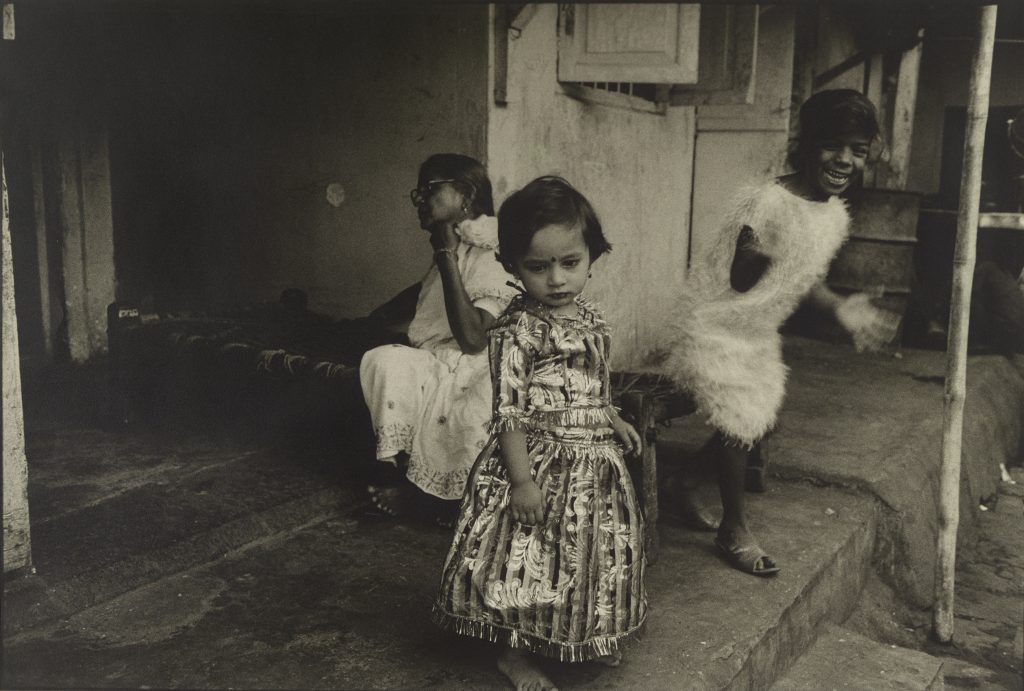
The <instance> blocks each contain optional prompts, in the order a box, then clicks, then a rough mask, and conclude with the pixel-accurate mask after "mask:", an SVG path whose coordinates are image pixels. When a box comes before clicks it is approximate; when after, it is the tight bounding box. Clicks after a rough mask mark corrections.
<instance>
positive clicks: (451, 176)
mask: <svg viewBox="0 0 1024 691" xmlns="http://www.w3.org/2000/svg"><path fill="white" fill-rule="evenodd" d="M431 179H440V180H455V182H453V183H452V184H453V185H454V186H455V188H456V189H458V190H459V191H460V192H462V194H463V195H465V197H466V199H468V200H469V203H470V216H472V217H473V218H476V217H477V216H480V215H481V214H483V215H486V216H493V215H494V196H493V192H492V191H491V179H490V178H489V177H487V169H486V168H485V167H484V164H483V163H481V162H480V161H478V160H476V159H475V158H470V157H469V156H463V155H462V154H434V155H433V156H431V157H430V158H428V159H427V160H426V161H424V162H423V164H422V165H421V166H420V175H419V181H420V183H421V184H422V183H424V182H427V181H428V180H431Z"/></svg>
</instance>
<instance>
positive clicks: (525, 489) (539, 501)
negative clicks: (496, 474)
mask: <svg viewBox="0 0 1024 691" xmlns="http://www.w3.org/2000/svg"><path fill="white" fill-rule="evenodd" d="M498 443H499V445H500V447H501V460H502V461H504V462H505V467H506V468H507V469H508V480H509V484H510V485H511V490H510V498H509V508H510V509H511V510H512V516H513V518H515V519H516V520H517V521H519V522H520V523H523V524H525V525H537V524H538V523H540V522H541V521H543V520H544V497H543V496H542V494H541V491H540V487H538V486H537V483H536V482H534V480H533V476H532V475H531V474H530V456H529V454H528V453H527V450H526V433H525V432H523V430H521V429H511V430H505V431H504V432H501V433H500V434H499V435H498Z"/></svg>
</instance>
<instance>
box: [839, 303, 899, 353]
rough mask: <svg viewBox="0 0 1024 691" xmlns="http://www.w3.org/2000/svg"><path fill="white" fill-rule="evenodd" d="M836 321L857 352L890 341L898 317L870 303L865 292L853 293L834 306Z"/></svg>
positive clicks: (896, 325) (880, 346)
mask: <svg viewBox="0 0 1024 691" xmlns="http://www.w3.org/2000/svg"><path fill="white" fill-rule="evenodd" d="M835 314H836V321H838V322H839V323H840V324H841V325H842V327H843V328H844V329H846V331H847V332H848V333H849V334H850V337H851V338H852V339H853V345H854V347H855V348H856V349H857V352H858V353H859V352H861V351H864V350H867V351H873V350H879V349H880V348H882V347H883V346H885V345H886V344H888V343H890V342H892V339H893V338H894V337H895V336H896V329H897V328H899V325H900V318H899V316H898V315H897V314H895V313H893V312H890V311H888V310H884V309H879V308H878V307H875V306H874V305H872V304H871V296H870V295H868V294H867V293H854V294H853V295H850V296H849V297H848V298H846V299H845V300H844V301H843V302H842V303H841V304H840V305H838V306H837V307H836V311H835Z"/></svg>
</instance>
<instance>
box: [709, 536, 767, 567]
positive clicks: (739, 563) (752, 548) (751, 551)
mask: <svg viewBox="0 0 1024 691" xmlns="http://www.w3.org/2000/svg"><path fill="white" fill-rule="evenodd" d="M730 536H731V537H732V538H733V540H732V541H730V542H729V543H726V542H724V541H723V540H722V538H721V537H720V536H719V537H716V538H715V547H717V548H718V549H720V550H721V551H722V554H723V555H724V556H725V560H726V561H727V562H729V565H730V566H732V567H733V568H735V569H738V570H739V571H742V572H743V573H749V574H751V575H754V576H774V575H775V574H777V573H778V572H779V567H778V566H776V565H775V561H774V560H773V559H772V558H771V557H770V556H768V553H767V552H765V551H764V550H763V549H761V548H760V547H759V546H758V545H757V543H756V542H751V543H749V544H747V545H739V544H737V543H736V541H735V538H736V534H735V533H730Z"/></svg>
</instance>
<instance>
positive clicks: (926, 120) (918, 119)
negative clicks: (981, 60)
mask: <svg viewBox="0 0 1024 691" xmlns="http://www.w3.org/2000/svg"><path fill="white" fill-rule="evenodd" d="M971 30H973V27H964V30H963V31H964V34H965V35H966V34H967V33H969V31H971ZM973 51H974V48H973V45H972V43H971V42H970V41H968V40H941V39H936V40H929V39H928V36H927V35H926V36H925V42H924V51H923V53H922V55H921V73H920V79H919V82H918V85H919V86H918V94H917V109H916V112H915V114H914V138H913V145H912V148H911V151H912V152H913V155H912V156H911V160H910V171H909V176H908V182H907V188H908V189H911V190H915V191H918V192H924V193H926V194H934V193H936V192H937V191H938V189H939V173H940V172H941V163H942V129H943V116H944V115H945V109H946V108H947V107H948V106H966V105H967V87H968V83H969V79H970V70H971V59H972V56H973ZM1021 65H1024V45H1022V44H1020V43H1016V44H1014V43H997V44H996V45H995V46H994V48H993V53H992V81H991V86H990V93H989V103H990V105H991V106H992V107H995V106H1012V105H1018V106H1024V79H1022V78H1021Z"/></svg>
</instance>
